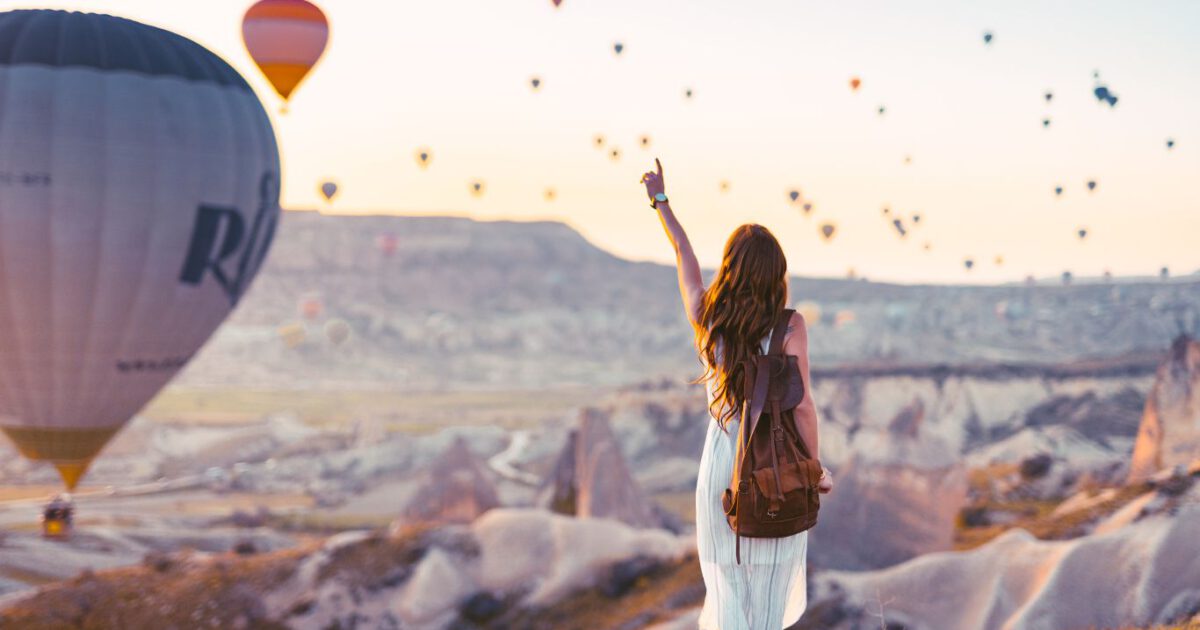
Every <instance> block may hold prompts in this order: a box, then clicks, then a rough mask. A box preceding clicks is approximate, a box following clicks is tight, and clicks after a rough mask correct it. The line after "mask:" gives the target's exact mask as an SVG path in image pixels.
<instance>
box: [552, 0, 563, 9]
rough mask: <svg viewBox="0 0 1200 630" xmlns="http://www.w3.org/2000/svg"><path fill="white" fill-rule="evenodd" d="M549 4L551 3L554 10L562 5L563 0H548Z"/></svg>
mask: <svg viewBox="0 0 1200 630" xmlns="http://www.w3.org/2000/svg"><path fill="white" fill-rule="evenodd" d="M550 2H553V3H554V8H555V9H557V8H558V7H559V6H560V5H562V3H563V0H550Z"/></svg>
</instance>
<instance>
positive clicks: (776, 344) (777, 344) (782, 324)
mask: <svg viewBox="0 0 1200 630" xmlns="http://www.w3.org/2000/svg"><path fill="white" fill-rule="evenodd" d="M795 312H796V309H794V308H789V309H786V310H784V311H783V315H781V316H780V317H779V321H777V322H775V330H773V331H771V348H770V350H768V352H767V354H783V338H784V337H786V336H787V327H788V324H789V323H791V321H792V315H793V314H794V313H795Z"/></svg>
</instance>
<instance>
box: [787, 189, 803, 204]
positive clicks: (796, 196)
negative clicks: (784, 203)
mask: <svg viewBox="0 0 1200 630" xmlns="http://www.w3.org/2000/svg"><path fill="white" fill-rule="evenodd" d="M787 196H788V199H790V200H791V201H792V203H796V202H797V201H800V191H799V190H797V189H795V188H793V189H791V190H789V191H788V194H787Z"/></svg>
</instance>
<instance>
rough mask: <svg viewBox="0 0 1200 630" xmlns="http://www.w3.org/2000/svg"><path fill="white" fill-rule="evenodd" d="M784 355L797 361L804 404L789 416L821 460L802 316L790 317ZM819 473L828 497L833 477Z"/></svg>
mask: <svg viewBox="0 0 1200 630" xmlns="http://www.w3.org/2000/svg"><path fill="white" fill-rule="evenodd" d="M783 352H784V354H790V355H794V356H795V357H796V359H797V361H796V363H798V364H799V367H800V376H801V378H803V379H804V400H802V401H801V402H800V404H799V405H796V409H795V410H794V411H793V412H792V413H793V416H794V418H795V421H796V430H797V431H798V432H799V434H800V437H801V438H802V439H803V440H804V444H805V446H807V447H808V449H809V455H811V456H813V457H815V458H817V459H818V460H820V459H821V444H820V430H819V429H820V421H819V420H818V418H817V405H816V403H815V402H814V401H813V396H812V392H813V387H812V378H811V377H810V376H809V367H808V326H807V325H806V324H805V321H804V316H803V315H801V314H800V313H793V314H792V321H790V322H788V330H787V337H786V341H785V342H784V344H783ZM822 470H823V471H824V472H825V475H826V477H825V479H823V480H822V482H821V485H820V487H819V488H818V489H819V490H820V491H821V492H822V493H828V492H830V491H832V490H833V475H831V474H830V473H829V472H828V471H827V470H824V468H822Z"/></svg>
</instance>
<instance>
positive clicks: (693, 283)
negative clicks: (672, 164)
mask: <svg viewBox="0 0 1200 630" xmlns="http://www.w3.org/2000/svg"><path fill="white" fill-rule="evenodd" d="M654 165H655V166H656V167H657V168H658V171H657V172H655V171H647V172H646V174H644V175H642V183H643V184H645V185H646V195H647V196H649V197H650V203H651V204H652V205H653V206H654V208H655V209H656V210H658V218H659V219H660V220H661V221H662V226H663V230H665V231H666V232H667V238H668V239H670V241H671V245H672V246H673V247H674V248H675V267H676V270H677V272H678V274H679V295H680V297H682V298H683V308H684V310H685V311H687V316H688V321H690V322H691V323H692V325H693V326H694V325H696V323H697V322H698V321H699V320H700V303H701V300H702V299H703V296H704V279H703V278H702V277H701V276H700V263H699V262H698V261H697V260H696V253H695V252H694V251H692V243H691V242H690V241H688V237H687V233H686V232H684V231H683V226H682V225H680V224H679V220H678V219H676V218H675V213H674V212H672V211H671V204H670V202H669V201H658V200H656V199H655V195H657V194H659V193H662V194H663V196H664V197H665V196H666V186H667V185H666V181H665V180H664V179H663V167H662V163H661V162H659V161H658V158H655V159H654Z"/></svg>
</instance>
